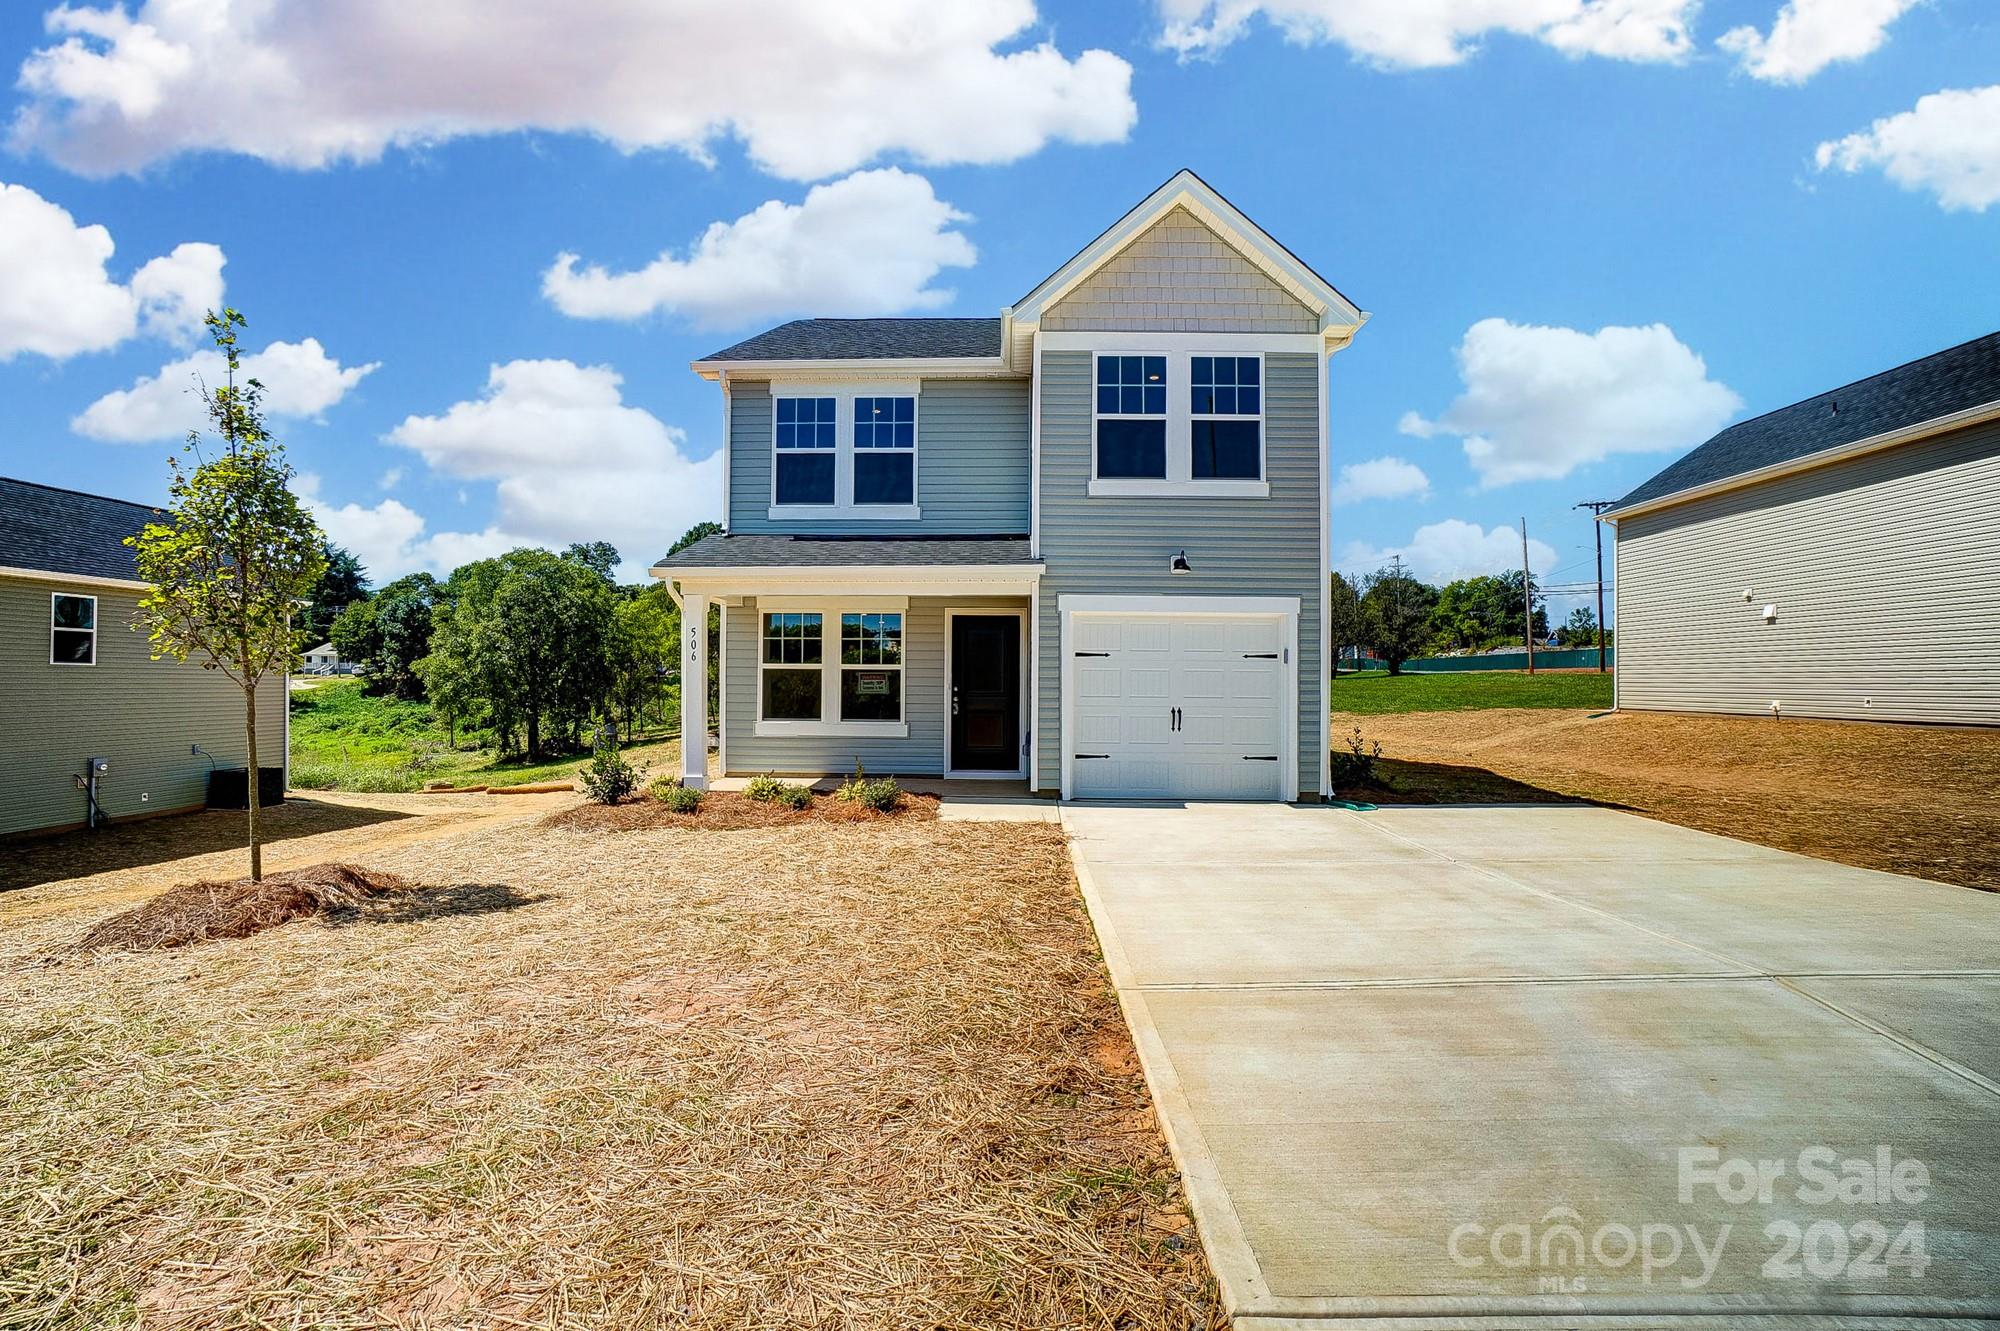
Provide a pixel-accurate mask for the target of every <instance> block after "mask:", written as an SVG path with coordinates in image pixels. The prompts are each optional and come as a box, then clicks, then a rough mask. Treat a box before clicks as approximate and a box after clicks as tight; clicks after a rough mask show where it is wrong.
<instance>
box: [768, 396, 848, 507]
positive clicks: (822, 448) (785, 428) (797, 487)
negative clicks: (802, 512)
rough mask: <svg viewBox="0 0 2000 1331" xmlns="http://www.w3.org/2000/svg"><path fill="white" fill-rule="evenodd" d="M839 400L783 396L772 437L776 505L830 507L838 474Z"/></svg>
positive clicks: (773, 487) (773, 481)
mask: <svg viewBox="0 0 2000 1331" xmlns="http://www.w3.org/2000/svg"><path fill="white" fill-rule="evenodd" d="M837 407H838V399H836V398H831V397H781V398H779V399H777V403H776V412H777V419H776V424H775V429H774V431H773V434H772V443H773V445H774V446H775V447H774V452H775V453H776V457H775V459H774V461H773V463H772V466H773V468H774V470H773V474H772V482H771V486H772V502H773V503H775V504H780V505H786V504H814V505H830V504H832V503H833V502H834V492H835V481H836V475H837V472H838V466H837V463H836V458H837V454H838V447H839V443H838V434H839V426H838V423H837V421H836V410H837Z"/></svg>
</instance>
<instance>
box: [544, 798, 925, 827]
mask: <svg viewBox="0 0 2000 1331" xmlns="http://www.w3.org/2000/svg"><path fill="white" fill-rule="evenodd" d="M938 802H939V801H938V797H937V796H935V795H913V794H911V793H909V792H908V791H905V792H904V793H903V799H902V803H901V804H899V805H898V806H897V807H896V808H894V809H891V810H888V811H886V812H884V811H882V810H878V809H871V808H869V807H868V806H866V805H864V804H857V803H855V802H854V801H852V800H842V799H834V798H833V797H832V796H829V795H815V796H813V801H812V803H811V804H809V805H807V806H806V807H805V808H803V809H794V808H792V807H791V806H789V805H785V804H778V803H775V802H773V801H766V800H753V799H751V798H750V797H749V796H747V795H742V794H739V793H737V792H736V791H731V790H719V791H711V792H709V793H708V794H707V795H705V796H703V797H702V801H701V808H700V809H698V810H696V811H695V812H694V813H675V812H674V811H673V810H672V809H669V808H668V807H667V806H666V805H664V804H662V803H661V802H660V801H658V800H656V799H653V798H651V797H649V796H640V797H639V798H637V799H630V800H626V801H624V802H623V803H620V804H579V805H577V806H576V807H575V808H573V809H562V810H560V811H558V812H556V813H552V814H550V815H549V816H548V817H547V818H544V819H543V820H542V826H544V827H554V828H564V829H568V830H570V831H588V832H640V831H655V830H659V829H665V828H676V827H678V828H705V829H707V830H710V831H719V832H730V831H744V830H747V829H750V828H757V827H791V826H794V825H796V824H798V823H893V822H934V821H936V819H937V816H938V812H937V811H938Z"/></svg>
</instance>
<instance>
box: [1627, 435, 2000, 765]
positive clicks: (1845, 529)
mask: <svg viewBox="0 0 2000 1331" xmlns="http://www.w3.org/2000/svg"><path fill="white" fill-rule="evenodd" d="M1615 551H1616V565H1615V567H1616V581H1617V597H1618V601H1617V610H1618V616H1617V624H1616V630H1617V635H1618V705H1619V706H1620V707H1621V708H1635V709H1641V710H1646V709H1657V710H1673V711H1702V712H1733V713H1746V714H1764V715H1768V714H1769V713H1770V709H1771V704H1772V702H1774V701H1776V702H1778V703H1779V704H1781V707H1782V709H1783V713H1784V714H1786V715H1793V716H1820V717H1835V718H1846V719H1851V720H1875V721H1929V722H1944V723H1952V724H1961V725H1963V724H1985V725H1992V724H1996V723H2000V672H1996V671H1995V669H1994V662H1995V660H1996V659H2000V424H1986V425H1980V426H1974V427H1971V428H1967V429H1961V430H1958V431H1956V432H1954V433H1951V434H1947V435H1941V436H1939V437H1937V438H1935V439H1930V440H1924V441H1921V442H1918V443H1913V444H1905V445H1900V446H1898V447H1895V448H1891V449H1887V450H1884V451H1882V452H1879V453H1873V454H1869V455H1867V456H1864V457H1860V458H1856V459H1854V460H1853V461H1850V462H1842V463H1835V464H1833V465H1830V466H1825V467H1820V468H1817V469H1815V470H1812V471H1805V472H1799V473H1796V474H1793V475H1791V476H1786V477H1781V478H1778V479H1776V480H1771V481H1766V482H1763V483H1761V484H1757V485H1751V486H1746V487H1744V488H1742V489H1738V490H1731V491H1725V492H1723V493H1720V494H1715V495H1711V496H1708V497H1707V498H1703V499H1696V500H1691V501H1689V502H1687V503H1684V504H1677V505H1674V506H1672V507H1670V508H1665V509H1661V510H1658V511H1656V512H1652V513H1641V514H1636V515H1634V516H1631V517H1628V518H1624V519H1622V520H1621V521H1620V522H1619V523H1618V524H1617V537H1616V542H1615ZM1746 592H1748V593H1749V599H1748V600H1746V599H1745V597H1744V593H1746ZM1767 605H1775V606H1776V607H1777V617H1776V622H1775V623H1766V622H1765V620H1764V616H1763V610H1764V607H1765V606H1767Z"/></svg>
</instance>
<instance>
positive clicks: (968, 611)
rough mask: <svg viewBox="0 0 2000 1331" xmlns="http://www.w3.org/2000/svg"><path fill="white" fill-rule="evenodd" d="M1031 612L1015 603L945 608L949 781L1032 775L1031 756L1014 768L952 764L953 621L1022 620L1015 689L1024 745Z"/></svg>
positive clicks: (945, 764)
mask: <svg viewBox="0 0 2000 1331" xmlns="http://www.w3.org/2000/svg"><path fill="white" fill-rule="evenodd" d="M1029 613H1030V610H1029V608H1028V607H1025V606H1015V607H1013V608H1011V609H1010V608H1007V607H998V608H981V607H979V606H971V605H965V606H955V605H948V606H946V607H945V608H944V694H945V714H944V757H943V758H942V759H941V760H940V762H939V765H938V770H939V771H941V772H943V773H944V775H945V779H946V780H948V781H952V780H957V781H1018V780H1021V779H1023V778H1025V777H1026V776H1027V775H1028V772H1029V768H1028V759H1027V758H1025V757H1024V758H1023V759H1022V760H1021V762H1020V763H1019V764H1018V765H1016V766H1015V767H1014V768H1013V770H1011V771H1009V770H1007V769H1004V768H995V769H993V770H991V771H987V770H973V771H963V772H962V771H958V770H957V769H955V768H953V767H952V765H951V718H952V713H951V689H952V684H951V668H952V660H951V647H952V624H951V621H952V620H954V619H956V618H957V617H958V616H960V615H966V616H973V617H976V616H990V617H992V618H995V619H1002V618H1006V617H1009V616H1012V617H1013V618H1014V619H1017V620H1019V621H1020V623H1021V627H1020V630H1019V631H1018V632H1017V634H1016V635H1015V644H1014V645H1015V647H1016V649H1017V650H1018V651H1019V652H1020V654H1021V662H1020V667H1019V669H1018V672H1017V673H1016V674H1015V676H1014V692H1015V694H1016V695H1017V698H1016V701H1017V702H1018V703H1019V705H1020V713H1021V719H1020V729H1019V731H1018V732H1017V733H1018V735H1019V737H1020V740H1021V742H1022V743H1023V744H1026V743H1027V742H1028V739H1029V736H1030V734H1031V732H1030V731H1029V729H1028V659H1029V658H1028V615H1029Z"/></svg>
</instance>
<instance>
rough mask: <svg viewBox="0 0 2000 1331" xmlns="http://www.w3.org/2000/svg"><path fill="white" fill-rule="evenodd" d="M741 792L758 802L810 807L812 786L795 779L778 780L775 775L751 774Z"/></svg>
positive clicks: (797, 807)
mask: <svg viewBox="0 0 2000 1331" xmlns="http://www.w3.org/2000/svg"><path fill="white" fill-rule="evenodd" d="M743 794H744V795H745V796H746V797H747V798H749V799H753V800H756V801H757V802H758V803H759V804H782V805H784V806H785V807H786V808H788V809H807V808H811V807H812V798H813V794H812V787H811V786H806V785H801V784H799V783H798V782H796V781H780V780H779V779H778V778H777V777H775V776H753V777H751V778H750V784H749V785H747V786H745V787H743Z"/></svg>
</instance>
